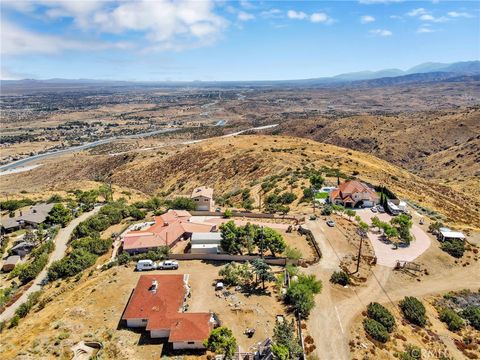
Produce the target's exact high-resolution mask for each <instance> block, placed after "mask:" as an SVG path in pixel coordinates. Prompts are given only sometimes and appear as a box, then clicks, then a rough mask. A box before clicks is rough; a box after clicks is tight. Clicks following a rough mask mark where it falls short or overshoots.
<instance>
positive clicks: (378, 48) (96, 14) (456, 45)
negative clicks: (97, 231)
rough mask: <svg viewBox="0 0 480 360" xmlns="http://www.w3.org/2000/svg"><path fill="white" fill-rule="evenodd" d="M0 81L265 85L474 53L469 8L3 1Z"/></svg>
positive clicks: (369, 1)
mask: <svg viewBox="0 0 480 360" xmlns="http://www.w3.org/2000/svg"><path fill="white" fill-rule="evenodd" d="M1 7H2V9H1V10H2V12H1V46H0V51H1V78H2V79H18V78H37V79H46V78H71V79H78V78H90V79H118V80H142V81H143V80H152V81H155V80H274V79H300V78H312V77H321V76H331V75H336V74H339V73H345V72H353V71H362V70H380V69H385V68H400V69H407V68H409V67H412V66H415V65H417V64H420V63H423V62H430V61H433V62H456V61H465V60H478V59H479V58H480V25H479V24H480V21H479V17H480V5H479V2H475V1H465V2H464V1H435V0H434V1H401V0H359V1H334V2H333V1H330V2H327V1H302V2H300V1H297V2H295V1H226V0H219V1H213V0H204V1H203V0H202V1H186V0H184V1H173V0H158V1H152V0H135V1H134V0H123V1H97V0H86V1H76V0H70V1H57V0H36V1H29V0H15V1H14V0H2V2H1Z"/></svg>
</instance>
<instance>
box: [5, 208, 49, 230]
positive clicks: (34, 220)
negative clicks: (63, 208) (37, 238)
mask: <svg viewBox="0 0 480 360" xmlns="http://www.w3.org/2000/svg"><path fill="white" fill-rule="evenodd" d="M53 205H54V204H46V203H41V204H37V205H33V206H31V207H29V208H22V209H20V210H17V211H16V212H15V216H14V217H9V216H3V217H2V218H1V222H0V227H1V230H2V232H12V231H16V230H18V229H23V228H30V229H32V228H36V227H38V225H40V224H43V223H44V222H45V221H46V220H47V217H48V214H49V213H50V211H51V210H52V208H53Z"/></svg>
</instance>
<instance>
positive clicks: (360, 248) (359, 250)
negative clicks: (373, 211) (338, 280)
mask: <svg viewBox="0 0 480 360" xmlns="http://www.w3.org/2000/svg"><path fill="white" fill-rule="evenodd" d="M358 234H359V235H360V246H359V248H358V256H357V270H355V272H354V274H356V273H358V270H359V269H360V259H361V257H362V245H363V238H364V237H365V235H366V234H365V231H364V230H361V229H359V230H358Z"/></svg>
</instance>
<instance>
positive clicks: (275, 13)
mask: <svg viewBox="0 0 480 360" xmlns="http://www.w3.org/2000/svg"><path fill="white" fill-rule="evenodd" d="M260 15H261V16H262V17H264V18H266V19H270V18H279V17H282V11H281V10H279V9H270V10H265V11H262V12H261V13H260Z"/></svg>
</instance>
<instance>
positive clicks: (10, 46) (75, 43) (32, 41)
mask: <svg viewBox="0 0 480 360" xmlns="http://www.w3.org/2000/svg"><path fill="white" fill-rule="evenodd" d="M1 30H2V31H1V41H2V47H1V54H2V55H23V54H36V53H40V54H55V53H59V52H61V51H64V50H83V51H85V50H87V51H88V50H105V49H109V48H120V49H126V48H129V47H131V45H130V44H128V43H105V42H91V41H90V42H89V41H79V40H74V39H66V38H62V37H59V36H54V35H46V34H39V33H34V32H32V31H29V30H26V29H22V28H20V27H18V26H17V25H15V24H12V23H11V22H9V21H6V20H3V21H2V26H1Z"/></svg>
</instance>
